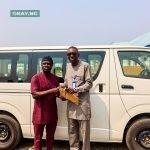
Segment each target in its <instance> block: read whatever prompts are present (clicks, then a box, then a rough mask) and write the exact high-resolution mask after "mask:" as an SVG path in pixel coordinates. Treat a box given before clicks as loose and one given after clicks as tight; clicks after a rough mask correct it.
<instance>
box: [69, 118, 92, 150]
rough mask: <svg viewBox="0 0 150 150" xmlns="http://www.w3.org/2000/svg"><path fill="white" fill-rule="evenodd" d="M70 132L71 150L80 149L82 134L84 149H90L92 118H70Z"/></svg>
mask: <svg viewBox="0 0 150 150" xmlns="http://www.w3.org/2000/svg"><path fill="white" fill-rule="evenodd" d="M68 134H69V144H70V150H79V146H80V134H81V137H82V142H83V145H82V150H90V120H76V119H70V118H68Z"/></svg>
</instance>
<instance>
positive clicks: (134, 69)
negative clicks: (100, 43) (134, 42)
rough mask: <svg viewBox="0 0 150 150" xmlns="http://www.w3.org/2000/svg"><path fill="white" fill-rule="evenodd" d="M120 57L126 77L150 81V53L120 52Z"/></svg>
mask: <svg viewBox="0 0 150 150" xmlns="http://www.w3.org/2000/svg"><path fill="white" fill-rule="evenodd" d="M118 56H119V60H120V64H121V67H122V71H123V74H124V75H125V76H128V77H135V78H146V79H150V53H149V52H145V51H130V52H129V51H119V52H118Z"/></svg>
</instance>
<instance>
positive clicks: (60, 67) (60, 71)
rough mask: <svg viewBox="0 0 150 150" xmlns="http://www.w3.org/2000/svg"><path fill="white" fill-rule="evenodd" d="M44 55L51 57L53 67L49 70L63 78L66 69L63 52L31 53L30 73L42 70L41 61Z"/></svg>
mask: <svg viewBox="0 0 150 150" xmlns="http://www.w3.org/2000/svg"><path fill="white" fill-rule="evenodd" d="M44 56H51V57H52V59H53V63H54V64H53V67H52V70H51V72H52V73H53V74H55V75H56V76H58V77H61V78H63V77H64V74H65V69H66V60H67V59H66V58H67V57H66V55H65V53H64V52H60V51H58V52H35V53H34V54H33V64H32V67H33V70H32V71H33V72H32V74H33V75H34V74H36V73H38V72H40V71H42V67H41V61H42V58H43V57H44Z"/></svg>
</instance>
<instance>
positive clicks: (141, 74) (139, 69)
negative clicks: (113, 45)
mask: <svg viewBox="0 0 150 150" xmlns="http://www.w3.org/2000/svg"><path fill="white" fill-rule="evenodd" d="M114 55H115V59H116V69H117V77H118V87H119V91H120V96H121V99H122V101H123V103H124V105H125V107H126V110H127V112H128V113H129V115H130V116H131V117H133V116H135V115H138V114H142V113H148V112H149V111H150V51H148V50H145V49H134V50H133V49H130V50H126V49H124V50H123V49H119V50H115V51H114Z"/></svg>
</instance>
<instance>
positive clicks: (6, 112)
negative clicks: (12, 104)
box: [0, 110, 23, 137]
mask: <svg viewBox="0 0 150 150" xmlns="http://www.w3.org/2000/svg"><path fill="white" fill-rule="evenodd" d="M1 114H2V115H8V116H10V117H12V118H13V119H14V120H16V121H17V123H18V124H19V127H20V131H21V134H22V129H21V125H20V123H19V121H18V119H17V118H16V117H15V116H14V115H13V114H12V113H10V112H8V111H5V110H0V115H1ZM22 137H23V134H22Z"/></svg>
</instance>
